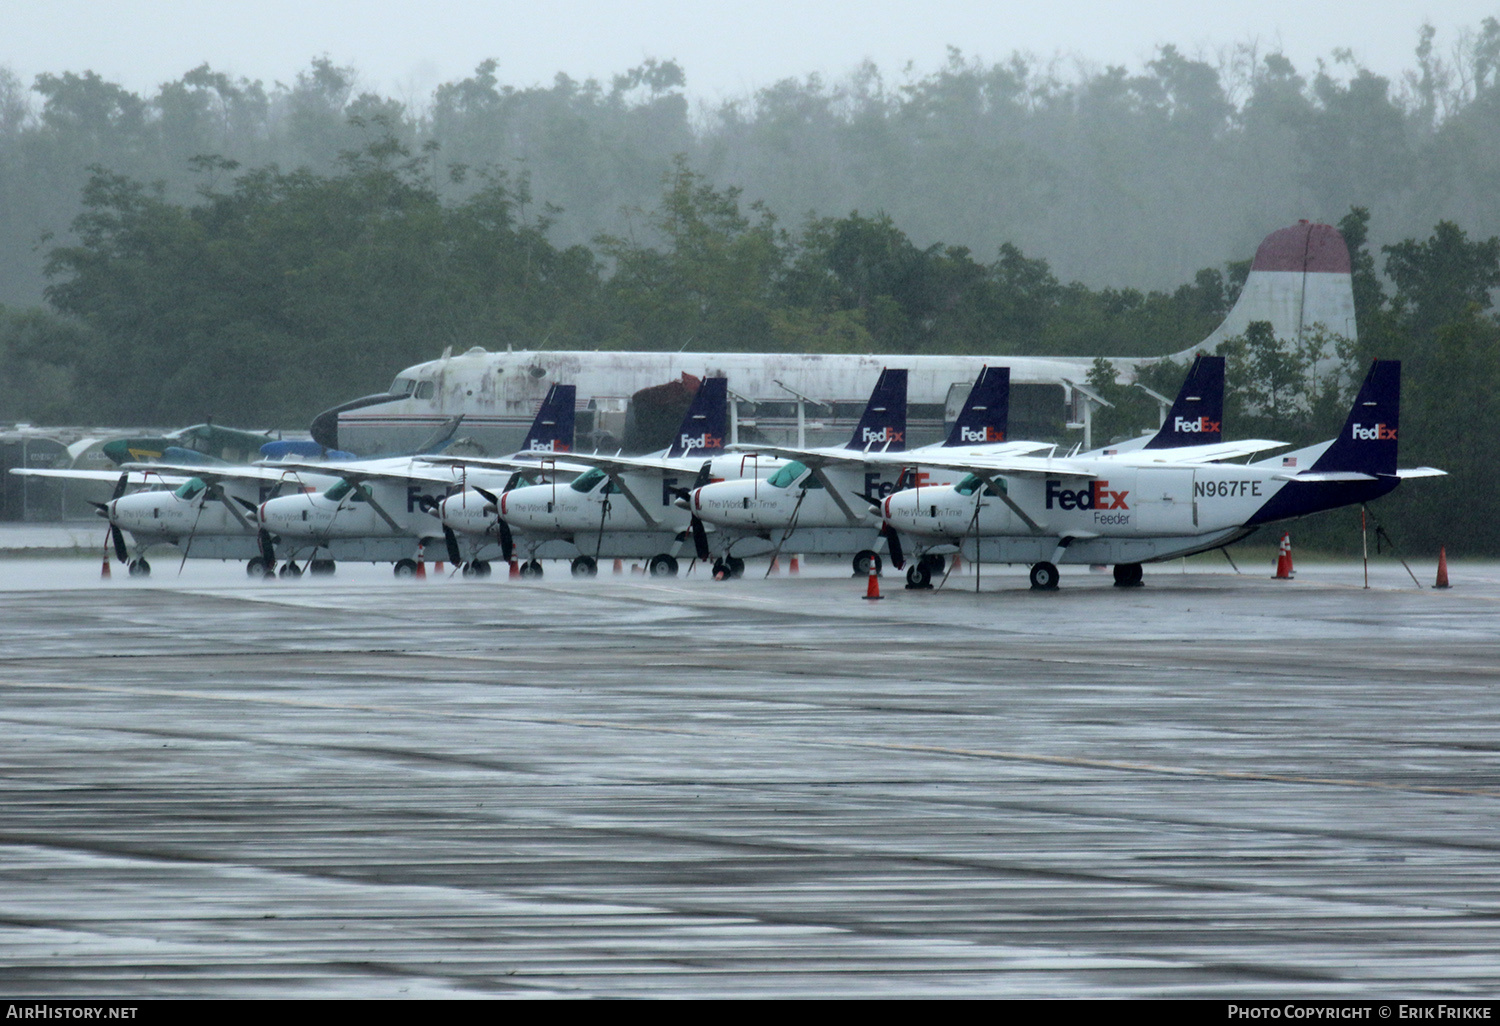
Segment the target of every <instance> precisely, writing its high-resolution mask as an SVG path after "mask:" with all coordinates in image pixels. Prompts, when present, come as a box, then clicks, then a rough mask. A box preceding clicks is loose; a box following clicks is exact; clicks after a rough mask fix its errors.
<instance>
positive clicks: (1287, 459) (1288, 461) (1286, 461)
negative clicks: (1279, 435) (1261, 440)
mask: <svg viewBox="0 0 1500 1026" xmlns="http://www.w3.org/2000/svg"><path fill="white" fill-rule="evenodd" d="M1281 465H1282V466H1283V467H1295V466H1296V465H1297V457H1295V456H1283V457H1281Z"/></svg>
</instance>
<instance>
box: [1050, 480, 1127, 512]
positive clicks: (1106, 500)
mask: <svg viewBox="0 0 1500 1026" xmlns="http://www.w3.org/2000/svg"><path fill="white" fill-rule="evenodd" d="M1129 494H1130V493H1129V492H1112V491H1110V490H1109V482H1108V481H1095V482H1093V483H1092V484H1090V485H1089V486H1088V487H1087V488H1079V489H1078V490H1077V491H1073V490H1071V489H1068V488H1064V487H1063V486H1062V483H1061V482H1059V481H1048V482H1047V508H1048V509H1052V508H1053V506H1054V505H1055V506H1056V507H1057V508H1058V509H1129V508H1130V505H1129V503H1127V502H1126V501H1125V496H1127V495H1129Z"/></svg>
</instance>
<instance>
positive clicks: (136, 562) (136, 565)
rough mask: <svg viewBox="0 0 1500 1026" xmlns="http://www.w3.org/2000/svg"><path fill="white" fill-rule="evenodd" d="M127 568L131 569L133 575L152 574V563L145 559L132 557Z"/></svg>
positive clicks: (148, 575) (143, 575)
mask: <svg viewBox="0 0 1500 1026" xmlns="http://www.w3.org/2000/svg"><path fill="white" fill-rule="evenodd" d="M126 569H127V570H129V571H130V576H131V577H150V576H151V564H150V563H148V562H146V561H145V560H144V559H132V560H131V561H130V562H129V563H127V564H126Z"/></svg>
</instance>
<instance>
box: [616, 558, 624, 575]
mask: <svg viewBox="0 0 1500 1026" xmlns="http://www.w3.org/2000/svg"><path fill="white" fill-rule="evenodd" d="M624 572H625V561H624V560H623V559H616V560H615V573H616V574H617V575H618V574H623V573H624Z"/></svg>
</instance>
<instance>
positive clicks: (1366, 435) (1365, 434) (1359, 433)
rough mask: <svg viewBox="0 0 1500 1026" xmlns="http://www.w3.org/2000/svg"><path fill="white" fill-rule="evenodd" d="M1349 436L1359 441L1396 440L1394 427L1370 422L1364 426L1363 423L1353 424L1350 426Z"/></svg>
mask: <svg viewBox="0 0 1500 1026" xmlns="http://www.w3.org/2000/svg"><path fill="white" fill-rule="evenodd" d="M1350 437H1352V438H1355V439H1357V440H1359V441H1361V442H1387V441H1389V442H1394V441H1395V440H1396V429H1395V428H1393V427H1386V426H1385V425H1384V424H1372V425H1371V426H1370V427H1365V426H1364V425H1363V424H1354V425H1352V426H1351V427H1350Z"/></svg>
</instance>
